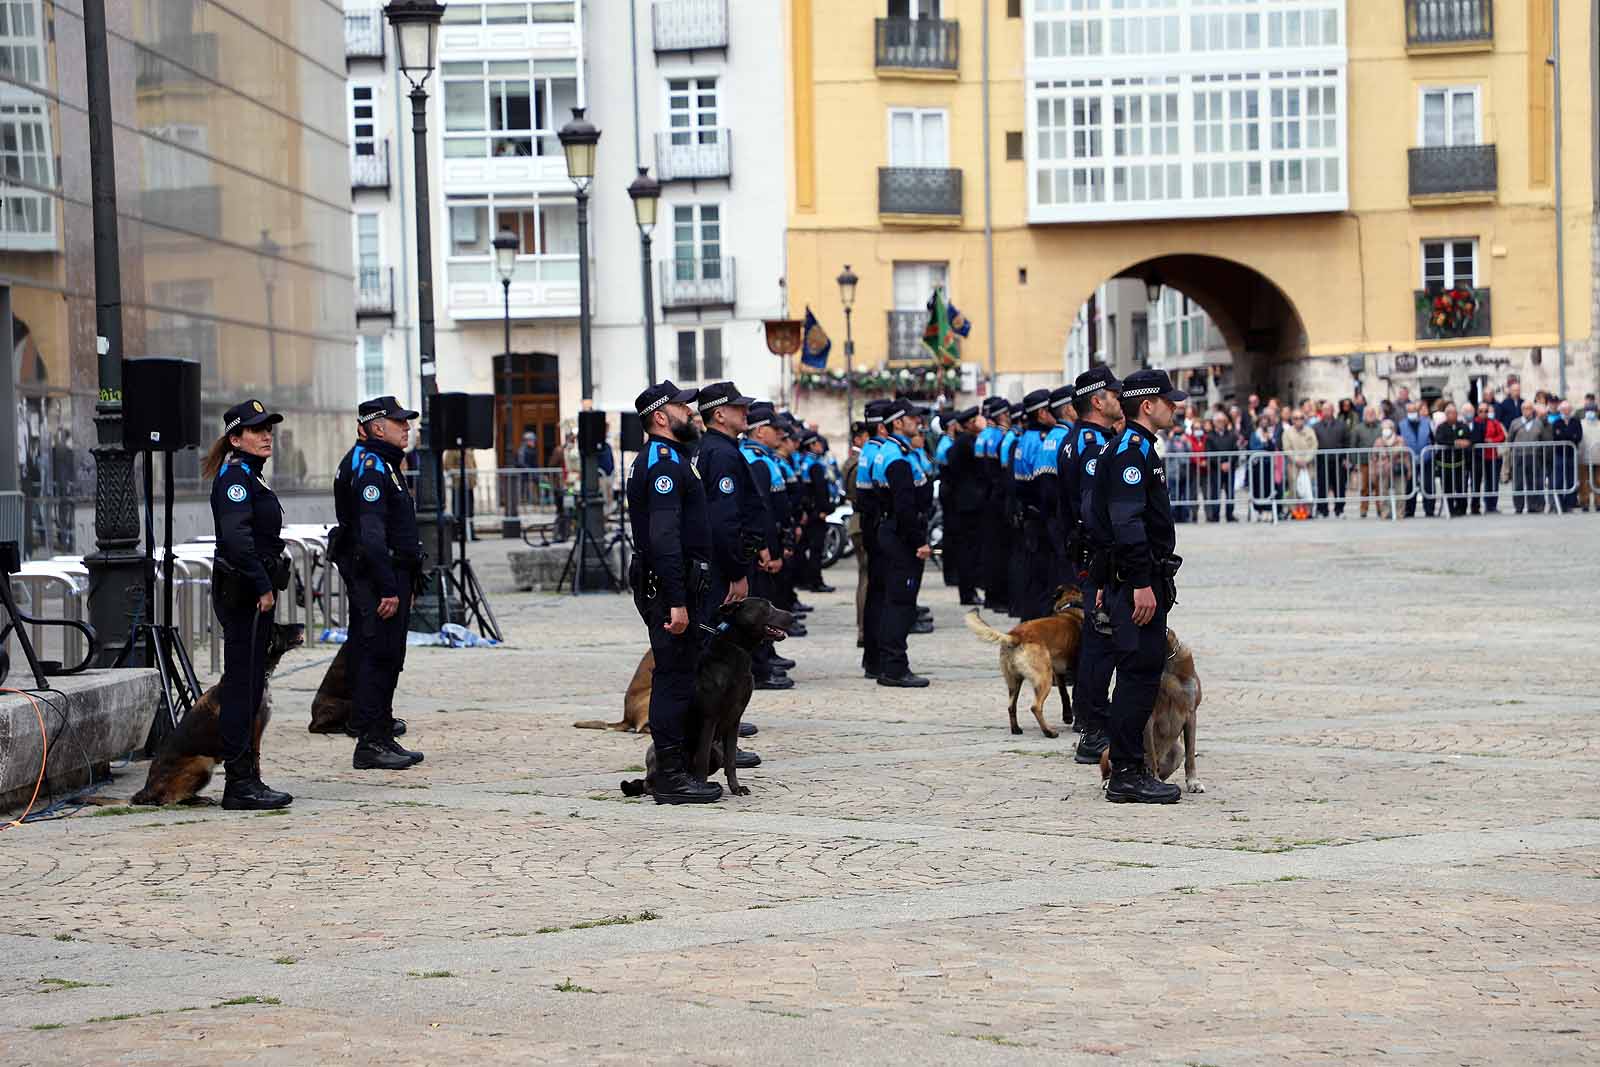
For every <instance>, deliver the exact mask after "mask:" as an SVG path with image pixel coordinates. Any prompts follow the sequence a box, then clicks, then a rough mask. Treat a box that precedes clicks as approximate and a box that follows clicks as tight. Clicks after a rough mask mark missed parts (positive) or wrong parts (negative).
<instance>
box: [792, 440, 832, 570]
mask: <svg viewBox="0 0 1600 1067" xmlns="http://www.w3.org/2000/svg"><path fill="white" fill-rule="evenodd" d="M827 445H828V443H827V442H826V441H824V440H823V439H822V435H821V434H819V433H817V432H816V431H815V430H805V431H803V432H802V433H801V434H800V451H799V453H798V455H799V464H798V467H799V473H800V487H801V492H800V498H801V500H802V501H804V505H803V506H804V515H803V522H802V524H801V527H800V528H801V530H802V531H803V534H802V537H803V542H802V547H803V548H804V550H805V552H804V556H805V561H806V565H805V575H804V579H805V581H804V584H803V585H802V586H801V588H803V589H806V590H808V591H809V592H813V593H831V592H833V591H834V590H833V586H831V585H829V584H827V583H826V582H824V581H823V580H822V555H823V551H824V548H825V543H826V540H827V536H828V512H829V511H831V510H833V506H832V494H831V492H830V491H829V489H828V464H827V462H826V460H824V459H823V452H824V450H825V449H826V448H827Z"/></svg>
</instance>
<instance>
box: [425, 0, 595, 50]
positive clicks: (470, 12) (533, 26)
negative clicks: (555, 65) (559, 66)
mask: <svg viewBox="0 0 1600 1067" xmlns="http://www.w3.org/2000/svg"><path fill="white" fill-rule="evenodd" d="M579 47H580V42H579V34H578V5H577V3H576V2H574V0H534V3H533V4H532V5H525V4H522V3H514V4H505V3H494V2H491V3H489V4H487V5H485V4H483V3H479V2H477V0H451V2H450V4H449V5H448V7H447V8H446V10H445V16H444V23H443V24H442V25H441V26H440V27H439V55H440V56H441V57H442V58H445V59H466V58H483V59H498V58H502V57H504V56H506V55H508V54H509V55H517V54H524V53H526V54H529V55H532V57H533V58H534V59H535V60H539V59H575V58H577V55H578V51H579Z"/></svg>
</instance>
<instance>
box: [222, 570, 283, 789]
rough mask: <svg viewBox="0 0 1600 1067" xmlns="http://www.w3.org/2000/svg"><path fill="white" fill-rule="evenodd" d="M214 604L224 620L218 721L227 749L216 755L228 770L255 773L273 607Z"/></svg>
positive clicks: (224, 747)
mask: <svg viewBox="0 0 1600 1067" xmlns="http://www.w3.org/2000/svg"><path fill="white" fill-rule="evenodd" d="M212 605H213V607H214V608H215V609H216V613H217V620H218V621H219V622H221V623H222V681H221V682H219V683H218V688H219V689H220V690H221V693H220V696H221V702H222V707H221V709H220V711H219V715H218V722H217V727H218V734H219V736H220V737H221V740H222V751H221V752H218V753H217V755H218V756H220V757H221V758H222V760H223V761H224V762H225V763H226V764H227V766H228V773H229V774H237V773H245V774H251V773H254V771H255V759H256V757H257V756H258V755H259V753H257V752H256V750H255V748H256V744H255V740H256V739H255V723H256V715H257V713H258V712H259V711H260V708H261V697H262V695H263V694H264V693H265V692H266V688H267V641H268V640H269V639H270V638H271V636H272V612H265V613H263V612H260V611H257V610H256V607H255V605H254V604H251V605H250V606H249V607H245V608H232V609H229V608H224V607H223V606H222V605H221V604H220V603H218V602H217V598H216V597H213V598H212Z"/></svg>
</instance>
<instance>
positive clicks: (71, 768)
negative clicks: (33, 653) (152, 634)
mask: <svg viewBox="0 0 1600 1067" xmlns="http://www.w3.org/2000/svg"><path fill="white" fill-rule="evenodd" d="M24 666H25V665H24ZM10 681H11V682H12V683H14V684H15V683H18V682H19V681H20V682H22V683H23V684H26V681H25V680H23V679H19V678H18V676H17V670H16V661H15V660H13V662H12V677H11V679H10ZM50 684H51V685H52V686H54V687H55V688H56V690H57V693H52V694H48V695H46V696H45V697H43V698H39V708H40V710H41V711H43V712H44V726H45V731H46V733H47V734H48V735H49V738H50V765H49V766H48V767H47V768H46V776H47V781H48V783H49V784H50V785H52V786H54V787H55V789H56V791H57V792H60V791H61V790H63V789H66V790H71V789H76V788H78V787H79V786H83V785H86V784H88V782H89V780H90V766H97V767H98V766H104V765H105V764H107V763H110V762H111V761H112V760H113V759H116V758H118V757H119V756H121V755H123V754H124V753H126V752H129V751H131V750H133V749H135V748H138V747H139V746H141V745H143V744H144V739H145V735H146V734H148V733H149V731H150V723H151V722H152V721H153V720H154V719H155V714H156V708H157V707H158V706H159V705H160V701H161V678H160V675H158V674H157V673H156V672H155V671H154V670H153V669H149V668H129V669H125V670H101V671H87V672H85V673H83V674H78V675H74V676H72V677H69V678H52V679H50ZM63 700H64V701H65V705H66V716H67V723H66V724H65V725H64V724H63V723H62V721H61V715H60V713H59V712H58V711H57V710H55V709H53V708H52V707H51V705H52V704H54V705H56V706H57V707H59V706H61V705H62V703H63ZM40 741H41V739H40V737H39V719H38V716H36V715H35V714H34V709H33V705H32V704H31V703H29V701H28V698H27V697H24V696H20V695H18V694H16V693H0V811H8V810H10V809H13V808H20V807H21V806H22V805H24V804H26V803H27V802H28V798H29V797H30V796H32V795H33V785H34V782H35V781H37V780H38V777H39V757H40V753H41V749H42V745H41V744H40ZM86 763H87V764H88V765H89V766H86V765H85V764H86Z"/></svg>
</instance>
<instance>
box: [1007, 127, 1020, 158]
mask: <svg viewBox="0 0 1600 1067" xmlns="http://www.w3.org/2000/svg"><path fill="white" fill-rule="evenodd" d="M1021 158H1022V131H1021V130H1007V131H1006V159H1008V160H1015V159H1021Z"/></svg>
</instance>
